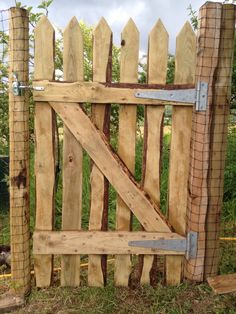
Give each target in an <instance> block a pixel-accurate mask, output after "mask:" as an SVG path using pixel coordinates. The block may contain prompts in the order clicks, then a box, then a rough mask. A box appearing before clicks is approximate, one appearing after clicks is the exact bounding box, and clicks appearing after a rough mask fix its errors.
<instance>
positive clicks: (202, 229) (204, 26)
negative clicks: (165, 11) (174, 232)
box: [185, 2, 235, 281]
mask: <svg viewBox="0 0 236 314" xmlns="http://www.w3.org/2000/svg"><path fill="white" fill-rule="evenodd" d="M234 28H235V6H234V5H232V4H222V3H214V2H206V3H205V4H204V5H203V6H202V7H201V9H200V12H199V31H198V44H197V64H196V82H200V81H201V82H205V83H207V84H208V98H207V106H206V109H204V108H203V110H201V111H197V110H194V112H193V131H192V142H191V159H190V174H189V195H188V213H187V231H195V232H197V233H198V249H197V256H196V258H192V259H190V260H188V261H187V262H186V265H185V276H186V277H187V278H188V279H191V280H195V281H202V280H205V279H206V278H207V277H208V276H210V275H215V274H216V273H217V270H218V261H219V229H220V211H221V208H222V201H223V183H224V163H225V153H226V136H227V121H228V112H229V96H230V84H231V83H230V82H231V71H232V57H233V47H234Z"/></svg>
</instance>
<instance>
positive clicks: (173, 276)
mask: <svg viewBox="0 0 236 314" xmlns="http://www.w3.org/2000/svg"><path fill="white" fill-rule="evenodd" d="M195 55H196V35H195V33H194V32H193V30H192V27H191V25H190V24H189V23H188V22H186V23H185V25H184V26H183V28H182V30H181V31H180V33H179V34H178V36H177V39H176V56H175V83H176V84H178V83H194V81H195V66H196V61H195ZM180 126H181V128H180ZM191 130H192V109H191V108H187V107H185V108H184V107H182V108H175V107H173V111H172V132H171V148H170V168H169V198H168V200H169V204H168V205H169V208H168V218H169V221H170V223H171V224H172V226H173V227H174V228H175V230H176V231H177V232H178V233H179V234H181V235H185V231H186V230H185V228H186V211H187V192H188V172H189V155H190V139H191ZM176 182H178V184H176ZM173 269H174V270H175V271H173ZM182 272H183V258H182V257H181V256H180V257H176V256H167V258H166V282H167V283H168V284H171V285H176V284H178V283H180V282H181V278H182Z"/></svg>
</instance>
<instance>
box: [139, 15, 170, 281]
mask: <svg viewBox="0 0 236 314" xmlns="http://www.w3.org/2000/svg"><path fill="white" fill-rule="evenodd" d="M168 41H169V35H168V33H167V31H166V29H165V27H164V25H163V23H162V21H161V20H158V21H157V23H156V24H155V25H154V27H153V29H152V30H151V32H150V34H149V42H148V83H150V84H165V83H166V73H167V60H168ZM164 110H165V107H164V106H159V107H154V106H146V107H145V126H144V142H145V143H144V159H143V187H144V190H145V191H146V192H147V193H148V194H149V195H150V196H151V198H152V199H153V201H154V202H155V203H156V204H157V205H158V206H160V173H161V171H160V167H161V150H162V147H161V145H162V139H161V137H162V133H163V116H164ZM159 231H161V230H159ZM153 262H154V257H153V256H145V257H144V261H143V269H142V275H141V284H148V283H150V275H151V273H150V272H151V269H152V277H153V278H152V283H154V281H156V278H155V277H156V272H155V270H156V261H155V262H154V264H153ZM153 271H154V273H153Z"/></svg>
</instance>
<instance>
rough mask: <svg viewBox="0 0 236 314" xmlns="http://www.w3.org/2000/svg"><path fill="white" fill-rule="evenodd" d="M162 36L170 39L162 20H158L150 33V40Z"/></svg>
mask: <svg viewBox="0 0 236 314" xmlns="http://www.w3.org/2000/svg"><path fill="white" fill-rule="evenodd" d="M160 35H163V36H165V37H167V38H168V37H169V34H168V32H167V30H166V28H165V26H164V24H163V22H162V20H161V19H158V20H157V22H156V23H155V25H154V26H153V28H152V30H151V31H150V33H149V39H150V38H152V37H157V38H158V37H159V36H160Z"/></svg>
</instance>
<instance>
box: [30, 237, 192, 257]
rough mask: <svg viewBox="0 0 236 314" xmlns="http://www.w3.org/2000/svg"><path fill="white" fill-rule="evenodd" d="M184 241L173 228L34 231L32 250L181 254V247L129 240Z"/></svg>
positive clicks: (182, 253) (79, 252)
mask: <svg viewBox="0 0 236 314" xmlns="http://www.w3.org/2000/svg"><path fill="white" fill-rule="evenodd" d="M140 240H141V241H160V242H165V241H167V242H171V241H172V240H173V241H174V242H176V241H180V242H181V241H186V238H185V237H182V236H180V235H178V234H176V233H173V232H165V233H160V232H142V231H137V232H128V231H127V232H125V231H121V232H119V231H109V232H104V231H35V232H34V236H33V252H34V254H59V255H64V254H109V255H119V254H135V255H136V254H158V255H185V249H182V250H178V251H176V250H175V249H168V248H165V249H163V248H161V249H159V248H150V247H137V246H130V243H132V242H133V241H140Z"/></svg>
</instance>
